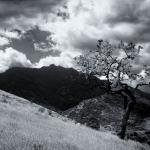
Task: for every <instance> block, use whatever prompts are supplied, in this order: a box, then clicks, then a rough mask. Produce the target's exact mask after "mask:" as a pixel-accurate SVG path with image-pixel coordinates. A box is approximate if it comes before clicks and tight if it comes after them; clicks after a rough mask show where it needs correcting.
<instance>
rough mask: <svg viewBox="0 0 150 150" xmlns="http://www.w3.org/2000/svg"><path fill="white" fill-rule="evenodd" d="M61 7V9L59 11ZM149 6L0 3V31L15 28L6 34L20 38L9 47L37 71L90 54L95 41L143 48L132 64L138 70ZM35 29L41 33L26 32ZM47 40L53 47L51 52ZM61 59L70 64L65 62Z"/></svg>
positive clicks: (30, 0) (136, 0)
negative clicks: (53, 43)
mask: <svg viewBox="0 0 150 150" xmlns="http://www.w3.org/2000/svg"><path fill="white" fill-rule="evenodd" d="M64 2H66V4H65V7H63V9H61V8H62V5H63V4H64ZM8 5H9V6H11V7H10V8H9V7H8ZM6 6H7V8H6ZM149 6H150V1H149V0H143V1H141V0H132V1H131V0H125V1H122V0H105V1H102V0H96V1H95V0H90V1H87V0H75V1H74V0H69V1H66V0H36V1H35V0H0V7H2V9H0V16H2V17H0V18H1V20H2V21H1V24H2V26H3V24H5V26H8V27H10V28H14V27H15V30H13V32H12V33H15V34H16V35H17V36H20V34H21V35H24V38H22V37H21V38H20V37H19V39H17V40H16V39H13V40H12V42H11V45H10V46H11V47H13V48H14V49H17V50H19V51H20V52H21V53H24V54H26V56H27V58H28V59H30V60H31V62H33V63H35V62H36V63H37V66H43V65H48V64H51V63H53V62H52V61H54V63H56V64H57V62H58V64H63V62H64V58H66V57H65V56H63V55H64V54H65V53H67V52H69V53H70V54H71V53H74V52H81V51H82V50H86V49H91V50H92V49H95V48H96V42H97V40H98V39H105V40H109V41H120V40H123V41H125V42H130V41H132V42H135V43H137V44H142V45H144V46H145V49H144V50H143V51H142V53H141V56H140V57H139V59H137V62H136V63H137V64H136V65H137V66H136V69H135V70H138V69H140V68H141V64H143V63H148V60H149V57H150V56H149V50H148V49H149V46H148V45H150V20H149V18H150V9H149ZM4 9H5V10H4ZM57 10H59V11H58V13H57ZM62 18H63V19H62ZM35 25H38V26H39V29H40V30H42V31H40V32H39V31H38V30H34V29H33V28H31V27H32V26H35ZM20 27H21V28H20ZM18 29H19V30H18ZM31 30H34V31H31ZM22 31H24V33H25V34H24V33H23V34H22V33H21V32H22ZM48 33H49V35H47V34H48ZM8 35H9V36H10V33H9V34H8ZM43 35H44V36H43ZM45 35H46V36H45ZM47 37H50V38H47ZM51 41H55V42H56V47H55V48H53V51H51V49H52V48H51V47H50V45H49V44H50V43H49V42H51ZM146 45H147V46H146ZM47 50H48V51H49V52H51V53H52V54H49V53H47ZM55 52H56V55H55ZM53 56H54V57H53ZM59 58H60V60H59ZM66 60H68V63H70V59H68V57H67V58H66ZM143 60H144V61H143ZM38 62H39V63H38ZM60 62H61V63H60ZM65 63H67V61H65Z"/></svg>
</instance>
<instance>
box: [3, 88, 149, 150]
mask: <svg viewBox="0 0 150 150" xmlns="http://www.w3.org/2000/svg"><path fill="white" fill-rule="evenodd" d="M0 120H1V121H0V150H149V148H150V147H149V146H148V145H142V144H140V143H137V142H133V141H123V140H120V139H119V138H118V137H116V136H114V135H112V134H111V133H108V132H107V133H106V132H102V131H95V130H92V129H90V128H87V127H85V126H82V125H79V124H75V123H74V122H73V121H71V120H68V119H67V118H64V117H62V116H60V115H58V114H57V113H55V112H53V111H50V110H48V109H46V108H44V107H42V106H39V105H37V104H34V103H31V102H30V101H28V100H25V99H23V98H20V97H17V96H14V95H12V94H9V93H6V92H3V91H1V90H0Z"/></svg>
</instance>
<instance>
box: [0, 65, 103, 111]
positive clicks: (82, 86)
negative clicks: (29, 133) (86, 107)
mask: <svg viewBox="0 0 150 150" xmlns="http://www.w3.org/2000/svg"><path fill="white" fill-rule="evenodd" d="M103 84H104V83H103V82H102V81H100V80H98V79H97V78H96V77H91V78H90V79H89V80H87V79H86V78H85V76H84V74H79V73H78V72H77V71H76V70H74V69H72V68H63V67H60V66H55V65H51V66H49V67H43V68H40V69H36V68H12V69H9V70H7V71H6V72H4V73H1V74H0V89H2V90H4V91H7V92H9V93H13V94H15V95H18V96H20V97H24V98H26V99H28V100H30V101H32V102H36V103H38V104H41V105H43V106H45V107H49V106H53V107H55V108H57V109H61V110H65V109H68V108H70V107H73V106H75V105H77V104H78V103H79V102H81V101H82V100H83V99H86V98H91V97H95V96H96V95H99V94H100V93H103V90H102V89H100V88H98V85H100V86H103Z"/></svg>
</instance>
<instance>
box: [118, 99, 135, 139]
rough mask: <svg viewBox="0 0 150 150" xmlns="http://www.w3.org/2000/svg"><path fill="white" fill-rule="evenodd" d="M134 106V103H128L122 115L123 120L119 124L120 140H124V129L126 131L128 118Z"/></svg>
mask: <svg viewBox="0 0 150 150" xmlns="http://www.w3.org/2000/svg"><path fill="white" fill-rule="evenodd" d="M134 105H135V102H134V101H129V102H128V104H127V107H126V110H125V112H124V114H123V118H122V122H121V131H120V133H119V137H120V138H121V139H124V138H125V133H126V129H127V124H128V120H129V116H130V113H131V110H132V109H133V107H134Z"/></svg>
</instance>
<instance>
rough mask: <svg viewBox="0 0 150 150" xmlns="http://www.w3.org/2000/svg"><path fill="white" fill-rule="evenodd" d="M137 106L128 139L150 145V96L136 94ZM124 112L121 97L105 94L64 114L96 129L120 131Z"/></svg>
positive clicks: (85, 101) (130, 123)
mask: <svg viewBox="0 0 150 150" xmlns="http://www.w3.org/2000/svg"><path fill="white" fill-rule="evenodd" d="M136 98H137V104H136V106H135V107H134V110H133V111H132V114H131V116H130V119H129V123H128V128H127V137H126V138H130V139H133V140H137V141H139V142H143V143H148V144H150V95H149V94H146V93H143V92H141V91H137V92H136ZM123 112H124V108H123V99H122V97H120V96H116V95H115V96H114V95H108V94H104V95H101V96H100V97H97V98H92V99H88V100H84V101H83V102H81V103H80V104H79V105H78V106H76V107H74V108H71V109H69V110H67V111H65V112H64V115H66V116H68V117H69V118H71V119H74V120H76V122H79V123H81V124H85V125H86V126H89V127H92V128H94V129H97V130H99V129H101V128H103V127H104V129H103V130H109V131H112V132H113V133H114V134H116V133H117V132H118V131H119V130H120V123H121V119H122V115H123Z"/></svg>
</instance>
